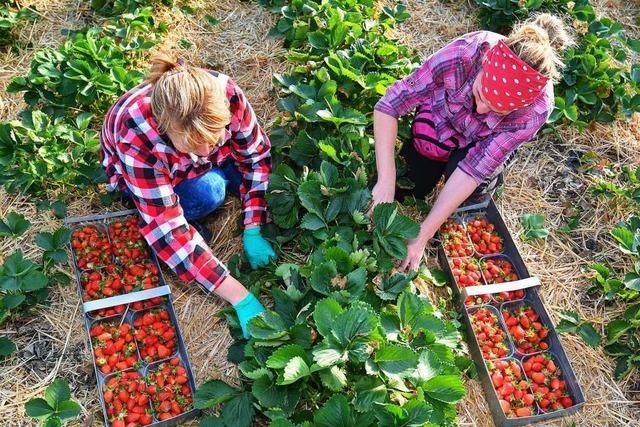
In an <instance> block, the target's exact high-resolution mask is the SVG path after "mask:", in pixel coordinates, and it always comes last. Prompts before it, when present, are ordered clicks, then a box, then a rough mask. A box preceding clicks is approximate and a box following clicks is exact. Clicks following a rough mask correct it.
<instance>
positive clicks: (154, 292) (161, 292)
mask: <svg viewBox="0 0 640 427" xmlns="http://www.w3.org/2000/svg"><path fill="white" fill-rule="evenodd" d="M132 215H137V211H136V210H135V209H132V210H127V211H120V212H114V213H108V214H101V215H91V216H84V217H76V218H68V219H66V220H65V224H66V225H67V226H69V227H71V228H72V230H73V229H75V228H77V227H82V226H84V225H97V226H98V227H101V228H102V229H104V231H105V233H106V235H107V238H109V233H108V231H107V227H108V224H110V223H111V222H112V221H114V220H120V219H123V218H126V217H128V216H132ZM147 250H148V253H149V255H150V257H149V260H150V261H152V262H153V263H154V265H155V266H156V267H157V269H158V276H159V281H158V286H157V287H154V288H151V289H147V290H141V291H134V292H129V293H123V294H119V295H115V296H112V297H109V298H102V299H96V300H92V301H87V302H83V305H82V307H83V312H84V322H85V329H86V331H87V336H88V338H89V347H90V349H91V358H92V361H93V366H94V370H95V375H96V382H97V385H98V393H99V397H100V404H101V406H102V410H103V414H104V417H105V423H106V425H107V426H110V425H111V424H110V423H109V422H108V415H107V409H106V406H105V403H104V395H103V392H104V390H103V388H104V385H105V382H106V381H107V380H108V379H109V378H110V377H112V376H113V375H117V373H109V374H103V373H102V372H101V371H100V369H99V367H98V366H97V364H96V360H95V356H94V352H93V343H92V339H91V336H90V329H91V326H92V325H94V324H96V323H98V322H103V321H118V322H119V321H120V320H121V319H122V318H123V316H124V319H125V321H126V322H128V323H130V324H131V325H132V326H133V322H134V319H135V318H136V317H137V316H140V315H142V313H143V312H145V311H148V310H151V309H157V308H165V309H166V310H167V312H168V313H169V317H170V320H171V323H172V324H173V326H174V328H175V339H176V351H174V353H173V354H172V356H171V357H178V358H179V359H180V362H181V364H182V366H183V367H184V368H185V370H186V371H187V378H188V385H189V387H190V389H191V391H192V393H195V390H196V384H195V378H194V376H193V371H192V369H191V364H190V362H189V358H188V355H187V351H186V346H185V344H184V340H183V338H182V333H181V331H180V325H179V324H178V319H177V317H176V314H175V310H174V308H173V300H172V296H171V290H170V289H169V287H168V286H167V285H166V282H165V280H164V277H163V275H162V270H161V269H160V266H159V263H158V260H157V258H156V256H155V254H154V253H153V251H151V250H150V249H149V248H148V247H147ZM71 254H72V255H71V258H72V260H73V267H74V270H75V275H76V283H77V286H78V295H79V296H80V298H81V299H82V297H83V288H82V285H81V283H80V274H81V273H82V272H83V271H86V270H82V269H80V268H78V267H77V262H76V261H77V260H76V256H75V251H74V250H73V249H72V250H71ZM112 260H113V262H114V263H116V264H117V260H116V259H115V257H112ZM153 298H161V299H162V301H161V302H160V304H156V305H154V307H146V308H142V309H139V310H135V309H133V308H132V305H133V304H135V303H138V302H140V303H141V302H144V301H149V300H151V299H153ZM115 306H122V307H124V309H123V310H122V312H121V313H118V314H113V315H109V316H105V317H99V316H96V315H95V312H96V311H97V310H100V309H105V308H112V307H115ZM134 342H135V340H134ZM136 349H137V351H138V359H139V363H138V364H137V365H136V367H135V368H133V369H127V370H125V371H126V372H132V371H135V372H138V373H139V374H140V375H141V376H144V375H146V374H147V372H148V371H149V370H150V369H152V368H153V367H154V366H157V365H159V364H160V363H162V362H163V361H168V360H170V359H171V357H167V358H165V359H163V360H156V361H153V362H150V363H147V362H145V361H144V360H142V358H141V357H140V355H139V349H138V347H137V343H136ZM121 372H123V371H121ZM150 404H151V403H150ZM199 413H200V411H199V410H198V409H195V408H192V409H190V410H188V411H187V412H184V413H182V414H180V415H179V416H176V417H174V418H171V419H169V420H165V421H159V420H158V419H157V418H155V416H154V422H153V423H152V424H151V425H152V426H154V427H173V426H177V425H178V424H181V423H183V422H184V421H186V420H188V419H191V418H194V417H196V416H197V415H199Z"/></svg>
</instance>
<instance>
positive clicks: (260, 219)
mask: <svg viewBox="0 0 640 427" xmlns="http://www.w3.org/2000/svg"><path fill="white" fill-rule="evenodd" d="M233 85H234V89H233V92H234V93H233V94H232V96H231V97H230V99H229V108H230V110H231V114H232V119H231V124H230V126H229V130H230V131H231V156H232V157H233V159H234V160H235V163H236V165H237V167H238V171H239V172H240V174H241V175H242V182H241V184H240V198H241V200H242V216H243V223H244V225H245V226H247V225H252V224H265V223H267V222H268V220H269V216H268V213H267V202H266V200H265V194H266V192H267V182H268V179H269V174H270V173H271V141H269V137H267V135H266V134H265V132H264V131H263V130H262V128H261V127H260V125H259V124H258V120H257V118H256V114H255V112H254V111H253V108H252V107H251V105H250V104H249V101H248V100H247V98H246V97H245V95H244V93H243V92H242V90H241V89H240V88H239V87H238V86H237V85H236V84H235V83H233Z"/></svg>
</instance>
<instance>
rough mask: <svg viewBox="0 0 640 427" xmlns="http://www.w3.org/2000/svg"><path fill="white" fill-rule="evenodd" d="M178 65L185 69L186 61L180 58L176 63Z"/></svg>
mask: <svg viewBox="0 0 640 427" xmlns="http://www.w3.org/2000/svg"><path fill="white" fill-rule="evenodd" d="M176 64H178V65H179V66H181V67H184V59H183V58H178V60H177V61H176Z"/></svg>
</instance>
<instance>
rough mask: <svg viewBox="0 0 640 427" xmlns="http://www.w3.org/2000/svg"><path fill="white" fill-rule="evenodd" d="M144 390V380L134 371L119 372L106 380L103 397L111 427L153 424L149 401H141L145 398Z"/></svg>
mask: <svg viewBox="0 0 640 427" xmlns="http://www.w3.org/2000/svg"><path fill="white" fill-rule="evenodd" d="M139 390H142V391H139ZM144 390H145V384H144V379H143V378H141V377H140V374H139V373H138V372H135V371H125V372H121V373H119V374H116V375H113V376H111V377H109V378H108V379H107V382H106V383H105V384H104V389H103V396H104V398H105V399H104V400H105V406H106V408H107V415H108V417H109V422H110V424H111V427H114V426H124V427H140V426H147V425H149V424H151V423H152V422H153V417H152V415H151V407H150V405H149V401H148V399H147V400H146V401H144V399H142V398H143V397H146V396H145V394H144ZM107 396H108V397H109V400H107ZM140 402H144V403H143V404H140Z"/></svg>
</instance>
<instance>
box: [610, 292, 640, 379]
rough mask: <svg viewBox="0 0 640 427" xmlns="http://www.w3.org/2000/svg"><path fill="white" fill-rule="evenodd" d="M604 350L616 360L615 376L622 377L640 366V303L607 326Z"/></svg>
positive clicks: (629, 308)
mask: <svg viewBox="0 0 640 427" xmlns="http://www.w3.org/2000/svg"><path fill="white" fill-rule="evenodd" d="M605 331H606V342H605V344H604V351H605V353H607V354H608V355H609V356H611V357H613V358H614V359H615V360H616V367H615V376H616V378H618V379H622V378H624V377H626V376H627V375H629V374H630V373H631V372H632V371H634V370H636V371H637V370H638V369H639V368H640V304H638V303H636V304H633V305H630V306H628V307H627V309H626V310H625V312H624V315H623V316H622V317H621V318H618V319H615V320H612V321H611V322H609V323H608V324H607V326H606V327H605Z"/></svg>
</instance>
